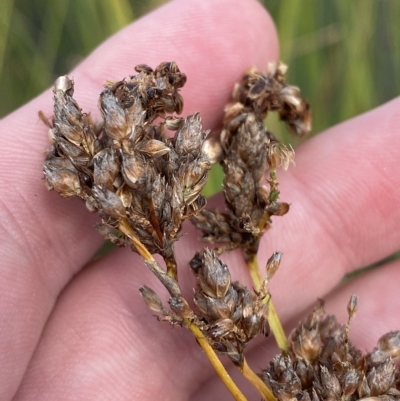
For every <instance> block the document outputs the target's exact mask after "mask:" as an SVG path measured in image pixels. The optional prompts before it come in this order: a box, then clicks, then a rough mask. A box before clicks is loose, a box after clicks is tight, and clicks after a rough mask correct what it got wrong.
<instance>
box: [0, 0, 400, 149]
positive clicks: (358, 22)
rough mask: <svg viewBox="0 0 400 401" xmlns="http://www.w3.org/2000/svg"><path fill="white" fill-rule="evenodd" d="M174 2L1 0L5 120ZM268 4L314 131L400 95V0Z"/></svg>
mask: <svg viewBox="0 0 400 401" xmlns="http://www.w3.org/2000/svg"><path fill="white" fill-rule="evenodd" d="M164 2H165V0H147V1H143V0H57V1H54V0H35V1H31V0H1V6H0V11H1V12H0V87H1V93H2V96H1V98H0V117H2V116H4V115H6V114H7V113H8V112H10V111H12V110H13V109H15V108H17V107H18V106H20V105H21V104H23V103H25V102H26V101H28V100H29V99H31V98H32V97H34V96H35V95H37V94H38V93H40V92H41V91H42V90H43V89H45V88H47V87H49V86H50V85H51V84H52V83H53V81H54V79H55V78H56V77H57V76H59V75H61V74H65V73H66V72H68V70H70V69H71V68H72V67H73V66H74V65H75V64H77V63H78V62H79V61H80V60H81V59H82V58H84V57H85V56H86V55H87V54H88V53H89V52H90V51H91V50H93V49H94V48H95V47H96V46H97V45H98V44H99V43H100V42H102V41H103V40H104V39H106V38H107V37H108V36H109V35H111V34H112V33H114V32H115V31H117V30H118V29H120V28H121V27H123V26H125V25H127V24H129V23H130V22H132V21H133V20H135V19H136V18H139V17H140V16H141V15H143V14H144V13H146V12H148V11H151V10H152V9H154V8H156V7H157V6H158V5H160V4H163V3H164ZM262 3H263V4H264V5H265V7H266V8H268V10H269V12H270V13H271V15H272V17H273V19H274V21H275V23H276V25H277V29H278V32H279V36H280V42H281V58H282V60H283V61H284V62H285V63H287V64H288V65H289V66H290V68H289V71H288V80H289V82H291V83H294V84H296V85H298V86H300V87H301V90H302V93H303V94H304V96H305V97H306V98H307V99H308V100H309V101H310V103H311V105H312V108H313V111H314V116H315V118H314V132H318V131H320V130H322V129H324V128H326V127H328V126H330V125H332V124H335V123H337V122H338V121H342V120H344V119H346V118H349V117H351V116H354V115H356V114H359V113H361V112H363V111H366V110H369V109H371V108H373V107H374V106H377V105H379V104H381V103H383V102H385V101H387V100H389V99H391V98H393V97H394V96H396V95H397V94H399V93H400V51H399V49H400V24H399V21H398V19H399V16H400V1H399V0H353V1H347V0H329V1H328V0H263V1H262ZM395 49H397V51H396V50H395ZM292 143H293V138H292ZM294 145H296V143H295V144H294Z"/></svg>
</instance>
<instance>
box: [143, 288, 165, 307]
mask: <svg viewBox="0 0 400 401" xmlns="http://www.w3.org/2000/svg"><path fill="white" fill-rule="evenodd" d="M139 291H140V293H141V294H142V297H143V299H144V302H146V305H147V306H148V307H149V308H150V309H151V310H153V311H154V312H159V313H163V311H164V308H163V306H162V302H161V300H160V298H159V297H158V295H157V294H156V293H155V292H154V291H153V290H152V289H151V288H149V287H146V286H145V285H144V286H142V287H140V288H139Z"/></svg>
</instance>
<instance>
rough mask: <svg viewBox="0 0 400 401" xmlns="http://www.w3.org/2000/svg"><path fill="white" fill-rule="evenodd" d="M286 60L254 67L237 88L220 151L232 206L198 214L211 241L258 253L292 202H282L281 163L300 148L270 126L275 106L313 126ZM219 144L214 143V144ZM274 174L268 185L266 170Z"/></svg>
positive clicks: (292, 121)
mask: <svg viewBox="0 0 400 401" xmlns="http://www.w3.org/2000/svg"><path fill="white" fill-rule="evenodd" d="M285 71H286V66H285V65H283V64H282V63H281V64H279V65H278V66H276V65H270V67H269V70H268V71H267V72H266V73H265V74H263V73H260V72H259V71H257V70H256V69H255V68H251V69H249V71H248V72H247V74H246V75H245V76H244V77H243V80H242V82H241V83H240V84H237V85H236V86H235V88H234V91H233V100H232V101H231V102H230V103H229V104H228V105H227V106H226V108H225V117H224V127H223V130H222V133H221V138H220V143H219V144H218V145H219V147H220V152H217V151H215V153H219V157H220V159H221V164H222V167H223V171H224V183H223V187H224V194H225V200H226V212H225V213H221V212H219V211H218V210H206V209H204V210H203V211H202V212H201V213H199V214H198V215H197V216H196V217H194V218H193V219H192V221H193V223H194V224H195V225H196V226H197V227H198V228H200V229H201V230H202V231H203V232H204V237H203V238H204V239H205V240H207V241H209V242H219V243H224V244H228V245H227V247H228V248H236V247H238V246H240V247H241V248H242V249H244V251H245V256H248V255H254V254H256V253H257V250H258V244H259V239H260V237H261V235H262V234H263V232H264V231H265V230H266V229H267V228H268V227H269V225H270V222H271V220H270V217H271V216H273V215H275V216H282V215H284V214H285V213H287V212H288V210H289V205H288V204H287V203H284V202H278V197H279V190H278V182H277V179H276V169H277V167H279V166H280V165H282V166H283V167H284V168H287V167H288V165H289V163H290V162H292V161H293V157H294V153H293V151H292V150H291V149H289V148H287V147H286V146H285V145H283V144H281V143H279V142H278V141H277V140H276V138H275V137H274V136H273V134H272V133H270V132H269V131H267V129H266V128H265V126H264V121H263V120H264V119H265V117H266V115H267V113H268V112H269V111H277V112H278V113H279V114H280V116H281V119H282V120H284V121H285V122H286V124H287V125H288V127H289V128H290V129H291V130H292V131H293V132H295V133H296V134H297V135H305V134H307V133H308V132H309V131H310V128H311V114H310V111H309V106H308V103H307V102H306V101H305V100H303V99H301V98H300V97H299V89H298V88H296V87H294V86H290V85H287V84H286V82H285V79H284V74H285ZM218 145H216V144H214V148H216V147H217V146H218ZM267 171H269V172H270V179H269V182H268V183H267V184H268V185H265V184H264V183H263V181H264V180H265V173H266V172H267Z"/></svg>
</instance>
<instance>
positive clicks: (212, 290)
mask: <svg viewBox="0 0 400 401" xmlns="http://www.w3.org/2000/svg"><path fill="white" fill-rule="evenodd" d="M198 279H199V285H200V288H201V290H202V291H203V292H204V293H205V294H207V295H209V296H210V297H214V298H223V297H224V296H225V295H226V293H227V291H228V289H229V286H230V285H231V275H230V272H229V269H228V267H227V266H226V265H225V264H224V263H222V262H221V261H220V260H219V259H218V258H217V256H216V255H215V253H214V252H213V251H212V250H210V249H207V248H206V249H205V250H204V252H203V255H202V263H201V269H199V270H198Z"/></svg>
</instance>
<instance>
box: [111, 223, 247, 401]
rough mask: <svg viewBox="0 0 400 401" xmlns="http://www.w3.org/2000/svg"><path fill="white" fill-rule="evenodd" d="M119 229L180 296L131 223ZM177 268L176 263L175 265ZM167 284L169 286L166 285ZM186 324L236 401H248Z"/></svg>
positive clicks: (199, 333) (188, 322)
mask: <svg viewBox="0 0 400 401" xmlns="http://www.w3.org/2000/svg"><path fill="white" fill-rule="evenodd" d="M118 228H119V229H120V230H121V231H122V232H123V233H124V234H125V235H126V236H127V237H128V238H129V239H130V240H131V241H132V243H133V245H134V246H135V248H136V250H137V251H138V253H139V254H140V256H141V257H142V258H143V259H144V260H145V262H146V265H147V266H148V267H149V268H150V269H151V271H152V272H153V273H154V274H155V275H156V276H157V277H158V278H159V279H160V281H161V282H162V283H163V284H164V285H165V287H166V288H167V290H168V292H169V293H170V294H171V296H176V295H178V294H177V293H178V292H180V289H179V286H178V285H177V284H178V283H177V282H176V281H175V280H173V279H174V277H172V278H171V276H170V275H169V274H166V273H165V271H160V268H159V267H158V263H157V262H156V260H155V259H154V258H153V255H152V254H151V253H150V252H149V251H148V249H147V248H146V247H145V246H144V245H143V244H142V242H141V241H140V240H139V238H137V237H136V235H135V233H134V231H133V230H132V228H131V226H130V225H129V222H128V221H127V220H126V219H121V221H120V223H119V225H118ZM174 265H175V268H176V263H174ZM170 281H174V282H175V285H174V283H170ZM166 284H167V285H166ZM184 322H185V324H186V326H187V327H188V328H189V330H190V331H191V332H192V333H193V335H194V336H195V337H196V340H197V342H198V343H199V345H200V346H201V348H202V349H203V351H204V353H205V354H206V355H207V358H208V359H209V360H210V362H211V365H212V366H213V367H214V369H215V371H216V372H217V374H218V376H219V377H220V378H221V380H222V382H223V383H224V384H225V386H226V387H227V389H228V390H229V391H230V393H231V394H232V396H233V397H234V399H235V400H236V401H247V399H246V397H245V396H244V395H243V393H242V392H241V391H240V390H239V388H238V387H237V385H236V384H235V382H234V381H233V380H232V378H231V377H230V376H229V374H228V372H227V371H226V369H225V366H224V365H223V364H222V362H221V361H220V360H219V358H218V357H217V355H216V353H215V351H214V349H213V348H212V347H211V345H210V344H209V342H208V341H207V339H206V338H205V337H204V335H203V333H202V331H201V330H200V329H199V327H198V326H197V325H196V324H195V323H194V322H192V321H191V320H190V319H187V318H185V319H184Z"/></svg>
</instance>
